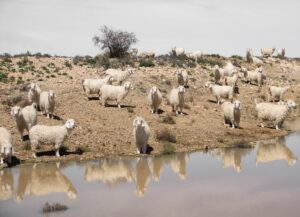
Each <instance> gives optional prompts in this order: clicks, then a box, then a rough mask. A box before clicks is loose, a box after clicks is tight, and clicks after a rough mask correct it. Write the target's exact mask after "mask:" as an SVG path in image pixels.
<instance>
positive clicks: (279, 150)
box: [256, 138, 297, 166]
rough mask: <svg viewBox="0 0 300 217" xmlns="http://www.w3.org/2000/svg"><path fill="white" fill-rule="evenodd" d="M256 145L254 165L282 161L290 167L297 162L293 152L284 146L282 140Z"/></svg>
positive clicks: (260, 142)
mask: <svg viewBox="0 0 300 217" xmlns="http://www.w3.org/2000/svg"><path fill="white" fill-rule="evenodd" d="M256 144H257V145H258V149H257V154H256V163H257V164H258V163H267V162H271V161H276V160H284V161H286V162H287V163H288V164H289V165H290V166H292V165H294V164H295V163H296V161H297V158H296V156H295V155H294V154H293V152H292V151H291V150H290V149H289V148H288V147H287V146H286V145H285V139H284V138H280V139H279V138H278V139H272V140H267V141H259V142H256Z"/></svg>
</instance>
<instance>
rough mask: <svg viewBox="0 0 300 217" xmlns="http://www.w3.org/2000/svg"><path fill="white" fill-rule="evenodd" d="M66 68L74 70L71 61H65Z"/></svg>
mask: <svg viewBox="0 0 300 217" xmlns="http://www.w3.org/2000/svg"><path fill="white" fill-rule="evenodd" d="M65 66H66V67H67V68H69V69H72V64H71V63H70V62H69V61H65Z"/></svg>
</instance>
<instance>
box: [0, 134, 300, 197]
mask: <svg viewBox="0 0 300 217" xmlns="http://www.w3.org/2000/svg"><path fill="white" fill-rule="evenodd" d="M253 144H254V145H253V146H247V147H246V148H241V147H238V148H219V149H214V150H211V151H209V152H208V155H206V156H207V157H208V158H209V159H210V160H212V161H213V160H214V158H218V159H220V160H221V162H222V165H223V168H233V169H234V170H235V171H236V172H241V171H242V169H243V164H245V161H246V160H245V157H246V156H247V155H249V154H251V153H253V154H256V156H253V155H252V160H251V161H249V160H247V161H246V162H247V163H250V164H254V165H255V161H256V163H266V162H272V161H275V160H284V161H286V162H287V163H288V164H289V165H294V164H295V163H296V161H297V158H296V156H295V155H294V153H293V152H292V151H291V150H290V149H289V148H288V147H287V146H286V141H285V140H284V139H272V140H268V141H259V142H255V143H253ZM254 150H256V152H254ZM189 155H191V156H194V157H193V158H192V159H193V161H194V162H195V159H203V158H204V157H203V155H204V154H203V153H200V152H198V153H192V154H187V153H177V154H174V155H164V156H155V157H149V156H144V157H139V158H132V157H110V158H104V159H101V160H97V161H90V162H86V163H82V162H78V163H77V164H76V166H78V168H75V169H76V171H77V169H79V170H80V171H82V174H84V177H83V178H84V180H83V179H82V181H85V184H86V185H88V184H89V183H90V182H101V183H103V184H105V185H106V186H110V187H114V186H117V185H121V184H126V183H133V184H134V185H135V190H134V188H133V190H132V192H135V193H136V195H137V196H138V197H143V196H144V195H145V194H146V192H147V188H148V186H149V184H150V182H151V181H155V182H158V181H161V182H164V181H165V179H163V180H161V176H162V174H163V173H166V174H168V173H167V171H172V172H173V173H174V174H176V176H178V177H179V178H180V179H181V180H186V179H187V167H188V161H189ZM202 162H203V161H202ZM190 164H192V163H190ZM194 165H195V164H194ZM247 165H248V164H247ZM203 166H206V165H205V164H203V163H201V164H197V165H196V167H199V168H203ZM73 167H75V166H74V164H66V163H62V164H61V165H60V164H34V165H21V166H19V167H17V168H14V169H13V170H12V169H5V170H2V171H0V200H8V199H10V198H12V197H13V195H14V194H15V198H16V200H17V201H22V200H24V197H26V196H40V195H48V194H51V193H64V194H65V195H66V196H67V197H68V198H70V199H74V198H76V197H77V190H76V189H75V187H74V185H73V184H72V181H73V182H75V181H76V182H77V181H78V180H75V179H74V178H73V180H70V179H69V178H68V177H67V176H66V175H64V174H63V173H62V168H63V170H69V169H70V168H73ZM206 169H207V170H210V169H209V168H208V167H206ZM12 171H17V174H18V183H17V189H16V192H14V183H13V178H14V176H13V175H15V173H13V174H12ZM74 171H75V170H72V173H74ZM195 171H199V169H198V168H197V170H195ZM195 171H194V173H195ZM78 176H79V177H81V176H82V175H81V174H77V177H78ZM16 177H17V176H16ZM164 178H165V177H164ZM172 180H173V178H172ZM85 184H83V185H79V188H80V189H81V188H83V186H84V185H85ZM81 190H82V189H81Z"/></svg>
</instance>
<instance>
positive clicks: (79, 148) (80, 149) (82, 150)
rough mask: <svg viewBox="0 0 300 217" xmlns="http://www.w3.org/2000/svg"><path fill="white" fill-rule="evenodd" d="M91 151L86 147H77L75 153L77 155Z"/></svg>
mask: <svg viewBox="0 0 300 217" xmlns="http://www.w3.org/2000/svg"><path fill="white" fill-rule="evenodd" d="M90 151H91V149H90V148H89V147H88V146H77V147H76V149H75V152H76V153H78V154H83V153H85V152H90Z"/></svg>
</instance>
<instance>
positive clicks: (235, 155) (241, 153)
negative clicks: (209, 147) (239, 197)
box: [211, 147, 254, 172]
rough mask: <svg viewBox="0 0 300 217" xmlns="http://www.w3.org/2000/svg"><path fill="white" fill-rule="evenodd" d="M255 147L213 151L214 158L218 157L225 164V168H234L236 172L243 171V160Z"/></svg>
mask: <svg viewBox="0 0 300 217" xmlns="http://www.w3.org/2000/svg"><path fill="white" fill-rule="evenodd" d="M253 149H254V147H245V148H240V147H238V148H231V147H228V148H219V149H215V150H213V151H211V155H212V156H217V157H218V158H220V159H221V160H222V162H223V168H228V167H233V168H234V170H235V171H236V172H241V171H242V158H243V157H245V156H246V155H248V154H250V153H251V152H252V151H253Z"/></svg>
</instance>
